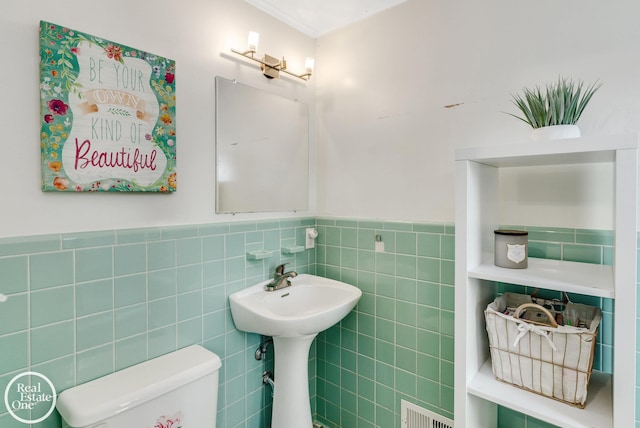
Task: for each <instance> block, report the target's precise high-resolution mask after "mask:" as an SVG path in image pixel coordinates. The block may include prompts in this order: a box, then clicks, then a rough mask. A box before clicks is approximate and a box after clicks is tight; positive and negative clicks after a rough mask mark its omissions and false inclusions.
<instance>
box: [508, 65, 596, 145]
mask: <svg viewBox="0 0 640 428" xmlns="http://www.w3.org/2000/svg"><path fill="white" fill-rule="evenodd" d="M600 86H602V85H601V84H600V83H598V81H595V82H594V83H592V84H591V85H589V86H587V87H584V84H583V82H582V81H577V82H574V81H573V80H571V79H567V78H563V77H559V78H558V81H557V82H556V83H553V84H548V85H547V87H546V89H545V90H543V89H540V87H538V86H536V87H535V88H534V89H530V88H524V89H523V91H522V95H520V94H515V95H513V94H512V95H511V96H512V98H513V100H512V101H513V103H514V104H515V105H516V106H517V107H518V109H519V110H520V112H521V113H522V116H518V115H515V114H511V113H507V114H509V115H511V116H513V117H515V118H517V119H520V120H522V121H523V122H525V123H527V124H528V125H529V126H531V127H532V128H533V131H532V133H531V138H532V139H533V140H534V141H539V140H547V139H552V140H553V139H560V138H575V137H579V136H580V129H579V128H578V126H577V125H576V122H577V121H578V119H580V116H581V115H582V112H583V111H584V109H585V107H586V106H587V104H588V103H589V101H590V100H591V97H592V96H593V94H594V93H595V92H596V91H597V90H598V89H599V88H600Z"/></svg>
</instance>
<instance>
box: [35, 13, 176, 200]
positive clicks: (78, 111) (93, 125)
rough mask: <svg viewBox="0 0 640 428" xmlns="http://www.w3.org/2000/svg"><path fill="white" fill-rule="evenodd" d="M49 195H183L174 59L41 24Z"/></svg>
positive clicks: (44, 174)
mask: <svg viewBox="0 0 640 428" xmlns="http://www.w3.org/2000/svg"><path fill="white" fill-rule="evenodd" d="M40 100H41V118H40V120H41V123H42V131H41V134H40V138H41V151H42V190H44V191H80V192H88V191H104V192H109V191H138V192H173V191H175V190H176V123H175V118H176V97H175V61H172V60H170V59H166V58H162V57H159V56H157V55H152V54H149V53H147V52H143V51H141V50H138V49H133V48H130V47H127V46H124V45H120V44H117V43H114V42H110V41H107V40H103V39H101V38H99V37H95V36H90V35H88V34H83V33H80V32H78V31H74V30H71V29H69V28H65V27H61V26H59V25H56V24H51V23H48V22H44V21H41V22H40Z"/></svg>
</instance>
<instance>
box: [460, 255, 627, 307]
mask: <svg viewBox="0 0 640 428" xmlns="http://www.w3.org/2000/svg"><path fill="white" fill-rule="evenodd" d="M468 275H469V277H470V278H477V279H484V280H488V281H498V282H504V283H508V284H517V285H525V286H529V287H538V288H544V289H551V290H558V291H566V292H568V293H578V294H586V295H589V296H597V297H606V298H615V289H614V281H613V269H612V267H611V266H606V265H596V264H591V263H578V262H566V261H560V260H548V259H537V258H533V257H530V258H529V264H528V268H526V269H507V268H501V267H498V266H495V265H494V264H493V263H482V264H480V265H478V266H476V267H474V268H472V269H470V270H469V273H468Z"/></svg>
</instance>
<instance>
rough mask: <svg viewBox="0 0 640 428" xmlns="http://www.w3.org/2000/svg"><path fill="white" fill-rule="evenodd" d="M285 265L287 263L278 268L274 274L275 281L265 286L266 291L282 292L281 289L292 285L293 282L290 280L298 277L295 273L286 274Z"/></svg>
mask: <svg viewBox="0 0 640 428" xmlns="http://www.w3.org/2000/svg"><path fill="white" fill-rule="evenodd" d="M284 265H286V263H283V264H281V265H278V266H277V267H276V271H275V273H274V274H273V279H272V280H271V282H270V283H268V284H267V285H265V286H264V289H265V290H266V291H275V290H280V289H281V288H285V287H289V286H290V285H291V281H289V279H290V278H294V277H296V276H298V274H297V273H296V272H295V271H289V272H285V271H284Z"/></svg>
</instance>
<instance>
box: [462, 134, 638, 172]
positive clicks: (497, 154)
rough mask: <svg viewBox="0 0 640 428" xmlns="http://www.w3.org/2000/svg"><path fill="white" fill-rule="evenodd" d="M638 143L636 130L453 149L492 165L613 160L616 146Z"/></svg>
mask: <svg viewBox="0 0 640 428" xmlns="http://www.w3.org/2000/svg"><path fill="white" fill-rule="evenodd" d="M637 147H638V136H637V135H636V134H628V135H616V136H611V137H607V138H606V139H603V138H602V137H597V136H591V137H581V138H568V139H566V140H562V141H541V142H536V143H531V142H528V143H520V144H510V145H505V146H481V147H471V148H465V149H459V150H457V151H456V160H469V161H474V162H479V163H483V164H486V165H491V166H495V167H512V166H541V165H566V164H574V163H596V162H612V161H614V160H615V158H616V156H615V155H616V151H617V150H624V149H636V148H637Z"/></svg>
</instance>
